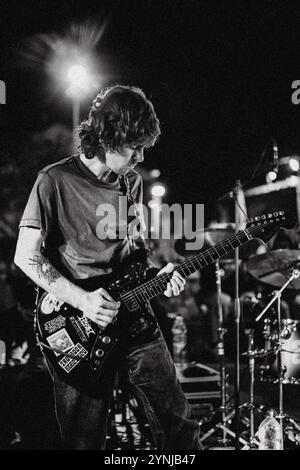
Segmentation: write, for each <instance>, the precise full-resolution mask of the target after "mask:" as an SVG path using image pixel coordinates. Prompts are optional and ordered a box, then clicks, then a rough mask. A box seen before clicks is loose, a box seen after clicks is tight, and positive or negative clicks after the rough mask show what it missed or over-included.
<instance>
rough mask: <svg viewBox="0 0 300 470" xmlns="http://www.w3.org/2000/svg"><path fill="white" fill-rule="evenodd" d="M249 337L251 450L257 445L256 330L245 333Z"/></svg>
mask: <svg viewBox="0 0 300 470" xmlns="http://www.w3.org/2000/svg"><path fill="white" fill-rule="evenodd" d="M245 333H246V335H248V357H249V373H250V394H249V412H250V439H249V442H250V449H253V448H254V447H255V446H256V444H255V429H254V384H255V350H254V330H253V329H252V328H251V329H249V330H246V331H245Z"/></svg>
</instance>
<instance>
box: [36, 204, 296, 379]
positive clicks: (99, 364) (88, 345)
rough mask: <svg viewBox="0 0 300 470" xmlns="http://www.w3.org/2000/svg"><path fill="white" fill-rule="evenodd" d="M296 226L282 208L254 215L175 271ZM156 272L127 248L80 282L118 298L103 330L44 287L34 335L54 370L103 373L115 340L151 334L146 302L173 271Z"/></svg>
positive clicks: (185, 272)
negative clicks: (112, 264)
mask: <svg viewBox="0 0 300 470" xmlns="http://www.w3.org/2000/svg"><path fill="white" fill-rule="evenodd" d="M294 225H295V223H294V220H292V219H291V218H290V217H289V216H288V215H286V214H285V212H284V211H278V212H274V213H272V214H266V215H261V216H258V217H255V218H254V219H252V220H250V222H249V223H248V224H247V225H246V228H245V229H244V230H241V231H239V232H237V233H235V234H233V235H231V236H230V237H228V238H226V239H225V240H223V241H222V242H220V243H217V244H216V245H214V246H212V247H210V248H208V249H206V250H200V251H197V252H195V254H194V255H193V256H191V257H189V258H188V259H186V260H185V261H184V262H183V263H182V264H180V265H178V266H177V267H176V270H177V271H178V272H179V273H180V274H181V275H182V276H183V277H184V278H186V277H188V276H189V275H190V274H192V273H194V272H195V271H198V270H201V269H204V268H205V267H206V266H209V265H210V264H212V263H214V262H215V261H216V260H217V259H218V258H220V257H221V256H223V255H225V254H227V253H230V252H231V251H233V250H234V249H235V248H238V247H240V246H242V245H244V244H245V243H247V242H248V241H249V240H252V239H254V238H260V239H263V240H264V241H268V240H269V239H270V238H271V237H272V236H273V235H274V234H275V233H276V231H277V230H279V229H280V228H282V227H285V228H292V227H294ZM157 272H158V270H157V269H153V268H150V267H149V264H148V263H147V250H145V249H140V250H136V251H134V252H133V253H131V254H130V255H129V256H128V258H127V259H126V260H125V262H123V263H122V264H120V265H119V266H118V269H116V270H115V271H113V272H112V273H111V274H109V275H105V276H99V277H95V278H91V279H88V280H84V281H83V282H82V283H81V284H80V285H81V287H83V288H84V289H85V290H87V291H94V290H96V289H98V288H99V287H103V288H104V289H106V290H107V291H108V292H109V293H110V295H111V296H112V297H113V298H114V299H115V300H116V301H120V302H121V307H120V309H119V312H118V315H117V319H116V321H115V322H114V323H111V324H110V325H108V326H107V327H106V328H105V329H104V330H103V329H101V327H99V326H98V325H97V324H96V323H94V322H92V321H91V320H89V319H88V318H87V317H85V316H84V315H83V313H82V312H81V311H79V310H76V309H74V308H73V307H71V306H70V305H69V304H67V303H64V302H63V301H61V300H59V299H58V298H57V297H55V296H53V295H52V294H49V293H46V292H45V293H44V294H43V295H42V296H41V298H40V300H39V302H38V305H37V309H36V332H37V337H38V340H39V344H40V346H41V348H42V350H43V353H44V354H45V356H46V358H47V360H48V361H49V362H50V363H51V365H52V367H53V368H54V369H55V370H56V371H57V373H58V374H60V375H61V376H64V377H65V379H72V381H73V382H75V383H76V382H78V383H82V381H86V380H90V379H92V380H93V379H98V378H99V377H100V376H101V373H104V370H105V368H104V365H105V364H111V363H110V362H109V361H108V359H109V358H111V360H112V361H113V358H114V356H115V355H114V354H112V353H113V351H114V350H118V348H116V345H117V344H119V345H120V346H121V345H126V344H130V341H133V342H134V343H136V342H139V341H140V343H141V344H142V343H143V342H145V341H147V338H149V337H153V335H155V332H156V331H157V329H158V325H157V322H156V319H155V317H154V315H153V313H152V311H151V309H149V302H148V301H149V300H151V299H153V298H154V297H156V296H157V295H159V294H161V293H163V292H164V291H165V290H166V287H167V283H168V282H169V281H170V279H171V277H172V273H171V274H168V273H163V274H160V275H158V276H157ZM151 335H152V336H151Z"/></svg>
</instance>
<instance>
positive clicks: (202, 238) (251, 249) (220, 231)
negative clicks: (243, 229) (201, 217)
mask: <svg viewBox="0 0 300 470" xmlns="http://www.w3.org/2000/svg"><path fill="white" fill-rule="evenodd" d="M234 233H235V226H234V224H232V223H215V224H213V225H211V226H210V227H207V228H205V229H202V230H197V231H196V235H195V237H194V238H193V239H190V240H188V239H187V238H185V237H183V238H181V239H179V240H176V241H175V243H174V250H175V251H176V253H178V254H179V255H181V256H192V255H193V254H195V250H191V249H187V248H186V244H187V243H195V242H197V244H199V245H201V244H202V248H201V249H202V250H206V249H207V248H210V247H211V246H213V245H216V244H218V243H220V242H223V241H224V240H225V239H226V238H229V237H230V236H231V235H233V234H234ZM257 245H258V242H257V240H251V241H249V242H248V243H246V244H245V245H243V246H242V247H240V249H239V257H240V259H246V258H249V256H250V255H252V254H253V253H255V251H256V248H257ZM220 262H221V264H222V262H224V263H234V254H233V252H231V253H228V254H227V255H223V256H222V257H221V258H220Z"/></svg>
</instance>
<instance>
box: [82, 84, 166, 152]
mask: <svg viewBox="0 0 300 470" xmlns="http://www.w3.org/2000/svg"><path fill="white" fill-rule="evenodd" d="M159 135H160V126H159V120H158V118H157V116H156V114H155V111H154V107H153V104H152V103H151V101H150V100H149V99H148V98H147V97H146V96H145V94H144V92H143V91H142V90H141V89H140V88H137V87H132V86H125V85H114V86H112V87H109V88H105V89H103V90H101V92H100V93H99V94H98V95H97V96H96V98H95V99H94V101H93V105H92V108H91V110H90V112H89V115H88V119H87V120H86V121H83V122H82V123H81V125H80V126H79V138H80V149H81V151H82V152H83V153H84V154H85V156H86V158H93V157H94V156H95V155H96V154H97V155H99V156H103V155H104V153H105V150H107V149H108V150H118V149H120V148H121V147H123V146H124V145H130V144H135V145H141V146H143V147H151V146H153V145H154V144H155V142H156V141H157V138H158V136H159Z"/></svg>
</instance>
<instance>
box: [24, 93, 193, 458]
mask: <svg viewBox="0 0 300 470" xmlns="http://www.w3.org/2000/svg"><path fill="white" fill-rule="evenodd" d="M159 134H160V127H159V121H158V119H157V117H156V114H155V111H154V108H153V105H152V103H151V102H150V101H149V100H148V99H147V98H146V96H145V94H144V93H143V92H142V90H140V89H139V88H135V87H129V86H121V85H116V86H112V87H110V88H107V89H105V90H102V91H101V92H100V93H99V94H98V95H97V97H96V98H95V100H94V101H93V105H92V107H91V110H90V112H89V116H88V119H87V120H86V121H84V122H82V124H81V126H80V128H79V138H80V151H81V152H80V153H79V154H77V155H73V156H71V157H69V158H66V159H64V160H61V161H59V162H57V163H55V164H53V165H50V166H48V167H46V168H44V169H43V170H42V171H41V172H40V173H39V174H38V177H37V180H36V182H35V184H34V186H33V188H32V191H31V194H30V197H29V200H28V202H27V205H26V208H25V211H24V214H23V217H22V220H21V222H20V233H19V239H18V243H17V249H16V254H15V263H16V264H17V265H18V266H19V267H20V269H21V270H22V271H24V272H25V274H26V275H27V276H29V278H30V279H32V281H34V282H35V283H36V284H37V285H38V286H40V287H41V288H42V289H43V290H44V291H46V293H49V294H50V295H52V296H53V297H54V298H57V299H59V301H60V302H65V303H66V304H67V305H70V306H71V307H72V308H73V309H76V310H77V311H78V312H80V313H81V314H83V317H84V320H85V323H84V322H83V321H81V323H82V325H83V327H85V326H87V327H88V328H90V329H91V330H92V331H93V328H94V327H95V326H98V327H99V331H102V332H103V331H104V334H105V331H106V329H107V328H109V327H110V326H111V325H112V323H113V322H114V321H115V320H116V319H118V312H119V315H121V313H122V312H121V311H119V310H120V307H121V303H120V302H119V301H116V298H113V297H112V295H111V294H110V293H109V292H108V291H107V290H106V289H105V288H104V287H103V286H101V281H100V282H99V283H98V284H97V285H98V287H97V288H93V290H91V289H85V288H84V287H82V286H85V283H87V282H88V281H92V280H94V279H97V280H98V279H100V280H101V277H102V276H105V275H107V274H109V273H111V272H112V271H114V269H116V268H114V266H117V265H118V263H119V262H122V261H123V260H125V259H126V258H127V257H128V255H130V253H133V252H134V251H135V250H136V248H137V245H138V243H141V241H142V236H141V234H140V233H139V231H137V232H138V233H137V234H136V238H135V237H134V236H132V234H131V231H130V224H131V223H132V220H130V218H129V217H128V218H127V220H125V223H124V224H125V226H120V223H119V222H118V221H117V222H116V220H115V219H114V220H113V221H111V223H110V226H109V227H108V229H107V237H106V238H104V237H100V236H99V214H100V212H101V208H103V207H106V206H107V205H111V206H112V207H114V208H115V209H116V212H117V213H118V211H119V210H120V204H121V203H120V198H121V197H122V196H123V197H124V195H125V196H126V197H127V198H128V200H130V202H133V204H134V205H135V207H139V205H140V204H141V203H142V179H141V176H140V175H139V174H138V173H137V172H136V171H135V170H134V167H135V166H136V165H137V163H139V162H142V161H143V159H144V156H143V154H144V149H145V148H147V147H150V146H153V145H154V144H155V142H156V140H157V138H158V136H159ZM101 214H102V212H101ZM137 214H138V211H137ZM124 230H125V232H124ZM121 232H122V234H123V236H119V235H120V233H121ZM124 233H125V235H124ZM173 269H174V266H173V265H168V266H166V268H164V270H162V272H164V273H165V272H168V273H172V272H173V274H172V275H170V282H168V284H167V286H166V290H165V292H164V293H165V295H166V296H171V295H179V293H180V291H182V290H183V288H184V283H185V281H184V278H183V277H182V276H181V275H180V274H179V273H178V272H176V271H173ZM103 279H104V277H103ZM48 300H49V299H48ZM144 307H145V309H147V310H148V314H149V315H150V317H151V318H153V322H150V323H151V328H150V327H149V328H147V325H148V323H147V322H146V323H144V324H143V328H142V329H141V331H139V329H136V330H134V331H135V334H134V335H132V337H131V339H130V340H128V341H125V342H123V344H122V345H121V347H120V348H119V349H118V354H119V356H117V359H114V361H113V362H112V363H111V365H108V367H106V370H105V374H104V377H102V378H101V379H100V378H99V380H95V381H94V382H93V383H92V384H91V383H89V381H87V382H85V381H84V380H83V381H82V383H78V381H77V382H74V383H73V382H72V380H71V379H70V380H68V372H69V371H68V370H66V373H65V374H61V373H60V372H59V368H58V369H57V368H55V367H54V368H53V367H52V366H51V365H50V371H51V375H52V377H53V383H54V393H55V407H56V414H57V418H58V422H59V426H60V430H61V436H62V440H63V445H64V447H65V448H66V449H104V448H105V439H106V423H107V415H108V409H109V399H110V396H111V391H112V386H113V382H114V374H115V369H116V366H117V365H118V361H119V360H120V361H121V358H122V360H123V359H124V358H125V360H126V361H127V366H128V374H129V381H130V383H131V385H132V388H133V390H134V392H135V395H136V398H137V400H138V401H139V403H140V404H141V405H143V406H144V408H145V412H146V415H147V418H148V421H149V424H150V426H151V430H152V434H153V438H154V440H155V443H156V447H157V448H159V449H200V447H201V446H200V443H199V436H198V433H199V426H198V423H197V421H196V420H194V419H193V418H192V417H191V413H190V407H189V405H188V403H187V401H186V399H185V396H184V394H183V392H182V390H181V387H180V384H179V382H178V380H177V379H176V372H175V367H174V364H173V361H172V359H171V357H170V354H169V352H168V349H167V347H166V344H165V341H164V339H163V337H162V335H161V332H160V330H159V327H158V326H157V323H156V321H155V317H154V315H153V312H152V311H151V307H150V304H149V302H145V306H144ZM86 319H88V321H86ZM60 321H62V322H64V319H63V318H62V317H61V318H60ZM48 323H49V325H50V326H49V325H48V327H49V328H50V327H51V334H52V340H48V343H49V345H48V348H49V350H51V348H52V351H51V353H52V355H53V358H55V357H56V356H59V353H60V351H59V348H61V353H62V355H65V359H66V360H69V361H72V355H71V353H70V351H71V352H72V349H70V347H71V345H72V344H73V342H72V339H71V338H70V336H69V335H68V333H67V331H66V330H65V328H62V326H63V324H59V322H58V321H56V323H55V322H54V321H52V323H51V322H48ZM145 325H146V326H145ZM79 326H80V325H79ZM55 329H57V331H55ZM78 331H79V330H78ZM79 333H80V331H79ZM125 333H126V332H125V331H124V334H125ZM83 334H84V332H83ZM105 338H107V337H105ZM103 341H104V340H103ZM107 341H108V340H107ZM104 342H105V341H104ZM121 343H122V341H121ZM57 348H58V349H57ZM83 350H85V348H83ZM65 351H66V352H65ZM97 351H99V350H97ZM68 353H69V357H68ZM99 355H100V353H99ZM73 360H74V359H73ZM64 364H65V363H64ZM72 367H73V366H72ZM62 372H63V370H62Z"/></svg>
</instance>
